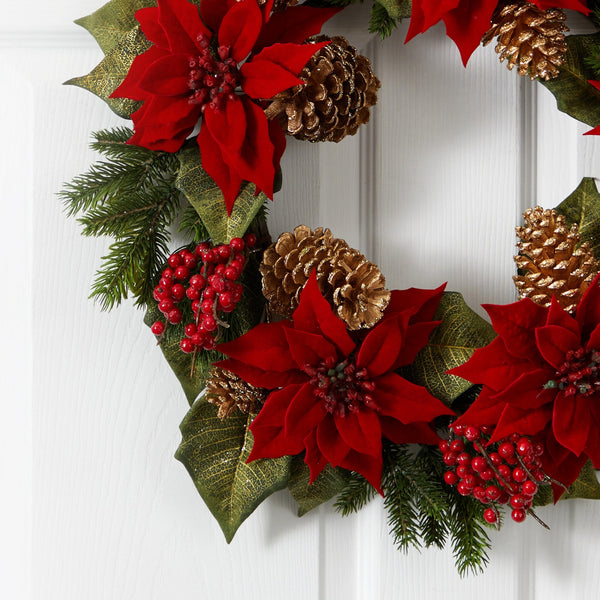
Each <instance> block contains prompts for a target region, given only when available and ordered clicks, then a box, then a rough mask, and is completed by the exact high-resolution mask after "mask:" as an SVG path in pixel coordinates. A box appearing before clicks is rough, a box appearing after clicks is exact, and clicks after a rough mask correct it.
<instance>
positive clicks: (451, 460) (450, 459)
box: [442, 452, 457, 467]
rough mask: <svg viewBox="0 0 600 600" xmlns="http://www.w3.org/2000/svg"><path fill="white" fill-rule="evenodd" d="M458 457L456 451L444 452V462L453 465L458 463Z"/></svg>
mask: <svg viewBox="0 0 600 600" xmlns="http://www.w3.org/2000/svg"><path fill="white" fill-rule="evenodd" d="M456 457H457V455H456V452H446V453H444V456H443V457H442V460H443V461H444V464H446V465H448V466H449V467H451V466H452V465H455V464H456Z"/></svg>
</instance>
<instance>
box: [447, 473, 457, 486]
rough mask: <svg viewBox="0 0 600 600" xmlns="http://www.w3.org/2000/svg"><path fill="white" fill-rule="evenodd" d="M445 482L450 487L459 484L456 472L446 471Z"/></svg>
mask: <svg viewBox="0 0 600 600" xmlns="http://www.w3.org/2000/svg"><path fill="white" fill-rule="evenodd" d="M444 481H445V482H446V483H447V484H448V485H456V483H458V475H457V474H456V473H455V472H454V471H446V472H445V473H444Z"/></svg>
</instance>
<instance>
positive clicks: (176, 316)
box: [167, 308, 183, 325]
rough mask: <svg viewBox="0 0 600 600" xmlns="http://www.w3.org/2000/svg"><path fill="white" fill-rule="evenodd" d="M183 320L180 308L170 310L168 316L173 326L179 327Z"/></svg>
mask: <svg viewBox="0 0 600 600" xmlns="http://www.w3.org/2000/svg"><path fill="white" fill-rule="evenodd" d="M182 318H183V315H182V313H181V311H180V310H179V309H178V308H174V309H173V310H170V311H169V313H168V314H167V320H168V321H169V323H171V324H172V325H177V324H178V323H181V319H182Z"/></svg>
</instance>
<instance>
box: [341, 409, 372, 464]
mask: <svg viewBox="0 0 600 600" xmlns="http://www.w3.org/2000/svg"><path fill="white" fill-rule="evenodd" d="M333 420H334V421H335V426H336V427H337V430H338V432H339V434H340V435H341V436H342V439H343V440H344V441H345V442H346V444H348V446H350V447H351V448H352V449H354V450H356V451H357V452H360V453H361V454H369V455H370V456H379V457H380V456H381V425H380V424H379V418H378V417H377V414H376V413H375V412H374V411H372V410H371V409H365V410H362V409H361V410H360V411H359V412H358V413H348V414H347V415H346V416H343V417H342V416H340V415H338V414H337V413H335V414H334V417H333Z"/></svg>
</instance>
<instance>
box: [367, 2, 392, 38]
mask: <svg viewBox="0 0 600 600" xmlns="http://www.w3.org/2000/svg"><path fill="white" fill-rule="evenodd" d="M397 26H398V23H397V22H396V19H394V18H393V17H391V16H390V15H389V13H388V11H387V10H386V9H385V7H383V6H382V5H381V4H379V3H378V2H374V3H373V8H372V9H371V19H370V21H369V32H370V33H377V34H379V37H380V38H381V39H382V40H384V39H385V38H386V37H389V36H390V35H392V31H394V29H396V27H397Z"/></svg>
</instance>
